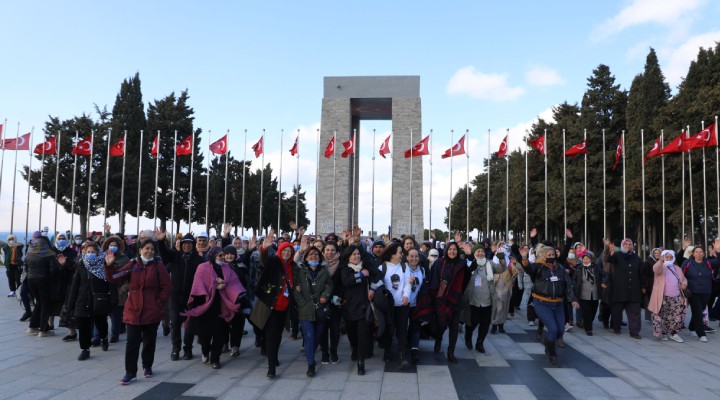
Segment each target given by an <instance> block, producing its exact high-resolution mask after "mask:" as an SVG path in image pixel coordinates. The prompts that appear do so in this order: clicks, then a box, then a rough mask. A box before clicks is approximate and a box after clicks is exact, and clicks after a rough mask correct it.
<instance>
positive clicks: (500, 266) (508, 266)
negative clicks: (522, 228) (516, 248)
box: [490, 247, 518, 334]
mask: <svg viewBox="0 0 720 400" xmlns="http://www.w3.org/2000/svg"><path fill="white" fill-rule="evenodd" d="M505 251H506V250H505V249H503V248H501V247H498V252H497V253H495V257H497V260H498V262H497V263H496V262H495V260H493V263H492V269H493V273H494V282H495V292H496V294H497V297H496V298H495V300H496V301H495V302H493V309H492V310H493V312H492V329H491V330H490V333H492V334H495V333H496V332H498V331H500V333H505V321H507V317H508V312H509V309H510V298H511V297H512V288H513V281H514V280H515V277H516V276H517V275H518V266H517V259H516V256H515V255H514V254H507V255H506V254H505Z"/></svg>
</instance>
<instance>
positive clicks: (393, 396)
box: [380, 391, 420, 400]
mask: <svg viewBox="0 0 720 400" xmlns="http://www.w3.org/2000/svg"><path fill="white" fill-rule="evenodd" d="M419 399H420V397H419V395H418V393H417V391H416V392H414V393H412V392H409V393H396V392H382V393H380V400H419Z"/></svg>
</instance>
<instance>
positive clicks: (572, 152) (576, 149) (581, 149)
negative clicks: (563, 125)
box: [565, 139, 587, 157]
mask: <svg viewBox="0 0 720 400" xmlns="http://www.w3.org/2000/svg"><path fill="white" fill-rule="evenodd" d="M580 154H587V139H585V140H583V141H582V142H580V143H578V144H576V145H574V146H572V147H571V148H569V149H567V151H566V152H565V155H566V156H570V157H572V156H577V155H580Z"/></svg>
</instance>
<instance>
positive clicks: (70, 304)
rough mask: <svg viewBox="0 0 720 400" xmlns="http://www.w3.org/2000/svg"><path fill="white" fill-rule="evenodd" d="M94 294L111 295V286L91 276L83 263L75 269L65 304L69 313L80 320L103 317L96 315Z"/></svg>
mask: <svg viewBox="0 0 720 400" xmlns="http://www.w3.org/2000/svg"><path fill="white" fill-rule="evenodd" d="M93 293H110V284H109V283H108V282H107V281H104V280H102V279H100V278H98V277H96V276H95V275H93V274H91V273H90V271H88V270H87V268H85V265H83V263H82V262H81V263H79V264H78V266H77V268H76V269H75V275H73V280H72V285H71V286H70V293H69V294H68V298H67V301H66V302H65V308H66V309H67V310H68V313H70V315H74V316H75V317H80V318H86V317H93V316H100V315H103V314H95V313H94V310H93Z"/></svg>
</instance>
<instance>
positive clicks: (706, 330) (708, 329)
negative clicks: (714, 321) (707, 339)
mask: <svg viewBox="0 0 720 400" xmlns="http://www.w3.org/2000/svg"><path fill="white" fill-rule="evenodd" d="M705 332H707V333H715V328H711V327H709V326H707V325H705Z"/></svg>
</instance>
